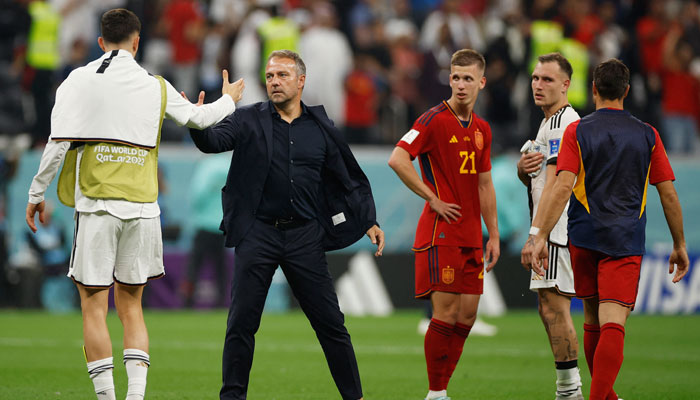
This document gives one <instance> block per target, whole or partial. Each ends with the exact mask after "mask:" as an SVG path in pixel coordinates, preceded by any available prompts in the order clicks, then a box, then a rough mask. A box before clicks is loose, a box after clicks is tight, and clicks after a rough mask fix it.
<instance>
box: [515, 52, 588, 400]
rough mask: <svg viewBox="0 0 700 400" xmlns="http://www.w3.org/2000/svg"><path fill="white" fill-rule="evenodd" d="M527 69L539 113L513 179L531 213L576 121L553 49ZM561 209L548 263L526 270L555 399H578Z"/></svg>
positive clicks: (566, 70) (570, 278) (566, 67)
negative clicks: (542, 269) (541, 270)
mask: <svg viewBox="0 0 700 400" xmlns="http://www.w3.org/2000/svg"><path fill="white" fill-rule="evenodd" d="M538 60H539V62H538V63H537V66H536V67H535V70H534V71H533V72H532V96H533V99H534V102H535V105H536V106H538V107H540V108H541V109H542V111H543V112H544V119H542V123H541V124H540V129H539V131H538V132H537V135H536V137H535V140H534V141H530V140H528V141H527V142H526V144H525V146H526V147H524V148H527V150H526V151H524V152H523V155H522V156H521V157H520V160H519V161H518V178H519V179H520V181H522V183H523V184H524V185H525V186H526V187H527V190H528V203H529V205H530V215H531V216H534V215H536V214H537V210H538V207H540V205H541V204H544V201H543V200H542V199H543V198H544V196H545V193H549V192H550V190H551V188H552V187H553V186H554V181H555V179H556V169H557V157H558V155H559V148H560V143H561V137H562V135H563V134H564V130H565V129H566V127H567V126H568V125H569V124H570V123H572V122H574V121H577V120H578V119H579V115H578V113H577V112H576V111H575V110H574V109H573V107H571V105H570V104H569V101H568V99H567V97H566V93H567V91H568V90H569V85H570V84H571V80H570V79H571V75H572V74H573V70H572V68H571V64H569V61H568V60H567V59H566V58H564V57H563V56H562V55H561V54H559V53H550V54H544V55H540V56H539V57H538ZM566 223H567V216H566V210H565V211H564V213H562V214H561V215H560V217H559V220H558V222H557V224H556V227H555V228H554V230H553V232H552V234H550V235H549V238H548V243H547V246H548V248H549V252H550V253H551V254H552V258H551V260H552V264H553V266H552V267H551V268H550V269H549V270H548V271H547V272H548V273H547V275H546V276H545V277H544V279H543V278H542V277H541V276H540V275H538V274H537V273H535V272H534V271H532V272H531V276H530V290H532V291H534V292H537V298H538V301H539V307H538V308H539V313H540V317H541V318H542V322H543V323H544V327H545V330H546V331H547V337H548V339H549V344H550V348H551V350H552V353H553V355H554V364H555V370H556V376H557V380H556V400H564V399H576V400H583V394H582V393H581V376H580V375H579V369H578V337H577V336H576V329H575V328H574V321H573V320H572V319H571V298H572V297H573V296H574V294H575V293H574V274H573V271H572V269H571V258H570V256H569V250H568V248H567V244H568V237H567V231H566Z"/></svg>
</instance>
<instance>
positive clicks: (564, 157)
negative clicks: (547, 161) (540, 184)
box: [557, 121, 581, 175]
mask: <svg viewBox="0 0 700 400" xmlns="http://www.w3.org/2000/svg"><path fill="white" fill-rule="evenodd" d="M577 127H578V121H576V122H572V123H571V124H569V126H567V127H566V130H565V131H564V135H563V137H562V139H561V144H560V146H559V151H558V159H557V175H558V174H559V172H561V171H569V172H573V173H574V174H576V175H578V173H579V168H581V154H580V152H579V149H578V141H577V140H576V128H577Z"/></svg>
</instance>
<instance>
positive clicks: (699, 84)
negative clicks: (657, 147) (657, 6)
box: [661, 26, 700, 154]
mask: <svg viewBox="0 0 700 400" xmlns="http://www.w3.org/2000/svg"><path fill="white" fill-rule="evenodd" d="M681 35H682V31H681V28H680V27H679V26H675V27H673V28H671V30H670V31H669V32H668V34H667V35H666V41H665V43H664V53H663V57H662V58H663V66H664V68H663V69H662V70H661V83H662V87H663V92H662V98H661V106H662V110H663V112H662V126H663V132H664V138H665V140H666V144H667V146H666V150H667V151H668V152H669V153H686V154H692V153H694V152H695V149H696V147H697V146H698V141H699V140H700V137H698V134H699V133H700V132H699V131H698V123H699V122H700V80H699V79H698V78H697V77H695V76H693V74H692V73H691V71H690V63H691V62H692V59H693V48H692V47H691V45H690V43H688V42H687V41H685V40H684V39H683V38H682V36H681Z"/></svg>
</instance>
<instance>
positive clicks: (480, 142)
mask: <svg viewBox="0 0 700 400" xmlns="http://www.w3.org/2000/svg"><path fill="white" fill-rule="evenodd" d="M474 144H476V148H477V149H479V150H482V149H483V148H484V135H483V134H482V133H481V131H480V130H479V128H477V129H476V132H474Z"/></svg>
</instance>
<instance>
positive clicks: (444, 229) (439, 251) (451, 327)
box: [389, 49, 500, 400]
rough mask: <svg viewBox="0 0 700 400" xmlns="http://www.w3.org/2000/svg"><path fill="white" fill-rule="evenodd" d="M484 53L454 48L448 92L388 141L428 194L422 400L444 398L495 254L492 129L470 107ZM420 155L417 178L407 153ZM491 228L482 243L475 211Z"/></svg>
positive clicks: (422, 272) (407, 180)
mask: <svg viewBox="0 0 700 400" xmlns="http://www.w3.org/2000/svg"><path fill="white" fill-rule="evenodd" d="M485 66H486V62H485V60H484V57H483V56H482V55H481V54H479V53H478V52H476V51H474V50H467V49H465V50H459V51H457V52H455V53H454V54H453V55H452V62H451V67H450V87H451V88H452V96H451V97H450V98H449V100H447V101H443V102H442V103H440V104H438V105H437V106H435V107H433V108H431V109H430V110H428V111H427V112H426V113H425V114H423V115H422V116H421V117H420V118H418V120H416V122H415V123H414V124H413V127H412V129H411V130H410V131H408V133H406V134H405V135H404V137H403V138H401V140H400V141H399V142H398V143H397V145H396V148H394V151H393V153H392V154H391V158H390V159H389V166H390V167H391V168H392V169H393V170H394V171H395V172H396V174H397V175H398V176H399V178H401V180H402V181H403V183H404V184H405V185H406V186H408V188H409V189H411V190H412V191H413V192H415V193H416V194H417V195H419V196H420V197H422V198H424V199H425V200H426V203H425V207H424V208H423V213H422V215H421V217H420V220H419V221H418V228H417V230H416V239H415V242H414V245H413V250H414V251H415V254H416V266H415V268H416V297H418V298H424V299H430V300H431V303H432V306H433V318H432V320H431V321H430V327H429V328H428V332H427V333H426V335H425V359H426V363H427V367H428V381H429V391H428V395H427V396H426V399H428V400H433V399H435V400H438V399H439V400H448V399H449V397H447V384H448V382H449V380H450V377H451V376H452V372H453V371H454V369H455V366H456V365H457V361H458V360H459V357H460V355H461V354H462V349H463V347H464V341H465V340H466V339H467V336H468V335H469V331H470V330H471V327H472V325H473V324H474V321H475V320H476V310H477V307H478V305H479V297H480V296H481V294H482V293H483V282H484V260H486V261H487V263H488V266H487V268H486V271H490V270H491V268H493V267H494V265H495V264H496V261H497V260H498V257H499V255H500V244H499V235H498V218H497V215H496V193H495V191H494V188H493V182H492V180H491V159H490V155H491V128H490V127H489V124H488V123H486V121H484V120H482V119H481V118H479V117H478V116H477V115H476V114H474V113H473V112H472V110H473V109H474V104H475V103H476V99H477V96H478V95H479V91H480V90H481V89H483V88H484V86H485V85H486V78H485V77H484V68H485ZM416 157H418V158H419V160H420V168H421V172H422V176H423V179H421V178H420V177H419V176H418V173H417V172H416V170H415V168H414V167H413V163H412V160H413V159H415V158H416ZM482 216H483V218H484V222H485V223H486V228H487V229H488V233H489V240H488V242H487V243H486V248H485V252H484V251H483V250H482V240H483V239H482V236H481V217H482Z"/></svg>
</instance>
